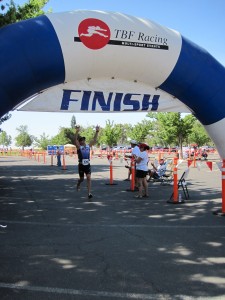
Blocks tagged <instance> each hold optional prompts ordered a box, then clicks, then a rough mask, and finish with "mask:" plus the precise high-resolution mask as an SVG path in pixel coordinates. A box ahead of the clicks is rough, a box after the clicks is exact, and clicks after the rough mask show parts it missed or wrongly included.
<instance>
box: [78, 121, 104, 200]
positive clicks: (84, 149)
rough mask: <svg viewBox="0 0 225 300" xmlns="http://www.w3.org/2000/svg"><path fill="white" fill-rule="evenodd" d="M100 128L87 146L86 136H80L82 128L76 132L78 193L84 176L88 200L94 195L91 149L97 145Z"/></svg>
mask: <svg viewBox="0 0 225 300" xmlns="http://www.w3.org/2000/svg"><path fill="white" fill-rule="evenodd" d="M99 130H100V127H99V126H98V125H97V126H96V130H95V135H94V137H93V139H92V140H91V141H90V143H89V144H86V138H85V137H84V136H78V134H79V131H80V126H77V127H76V132H75V145H76V147H77V155H78V173H79V179H78V182H77V191H79V190H80V185H81V183H82V182H83V181H84V174H85V175H86V178H87V189H88V199H89V200H90V199H91V198H92V197H93V195H92V193H91V165H90V151H91V147H92V146H93V145H94V144H95V143H96V141H97V137H98V133H99Z"/></svg>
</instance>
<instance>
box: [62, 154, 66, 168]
mask: <svg viewBox="0 0 225 300" xmlns="http://www.w3.org/2000/svg"><path fill="white" fill-rule="evenodd" d="M62 157H63V167H62V170H66V162H65V155H64V154H63V156H62Z"/></svg>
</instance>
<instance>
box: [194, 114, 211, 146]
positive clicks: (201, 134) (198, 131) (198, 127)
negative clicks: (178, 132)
mask: <svg viewBox="0 0 225 300" xmlns="http://www.w3.org/2000/svg"><path fill="white" fill-rule="evenodd" d="M188 139H189V143H195V144H197V145H198V146H199V147H201V146H203V145H207V144H208V143H210V142H212V140H211V139H210V137H209V136H208V134H207V132H206V130H205V128H204V127H203V126H202V124H201V123H200V122H199V121H198V120H195V122H194V124H193V128H192V132H191V134H190V136H189V138H188Z"/></svg>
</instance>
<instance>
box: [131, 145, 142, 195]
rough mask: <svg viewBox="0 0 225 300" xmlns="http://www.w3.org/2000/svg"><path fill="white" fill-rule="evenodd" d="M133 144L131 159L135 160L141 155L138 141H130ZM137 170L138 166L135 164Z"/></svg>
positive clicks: (136, 182)
mask: <svg viewBox="0 0 225 300" xmlns="http://www.w3.org/2000/svg"><path fill="white" fill-rule="evenodd" d="M130 144H131V148H132V150H131V158H132V159H134V160H135V158H136V157H138V156H139V155H140V148H139V147H138V142H137V141H136V140H131V141H130ZM135 168H136V164H135ZM129 172H130V173H131V168H130V170H129ZM134 188H135V190H138V180H137V178H136V171H135V187H134Z"/></svg>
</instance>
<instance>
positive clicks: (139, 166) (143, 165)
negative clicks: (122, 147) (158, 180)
mask: <svg viewBox="0 0 225 300" xmlns="http://www.w3.org/2000/svg"><path fill="white" fill-rule="evenodd" d="M138 157H140V158H141V161H140V162H139V163H136V170H142V171H148V153H147V152H146V151H143V152H141V151H140V154H139V156H138Z"/></svg>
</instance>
